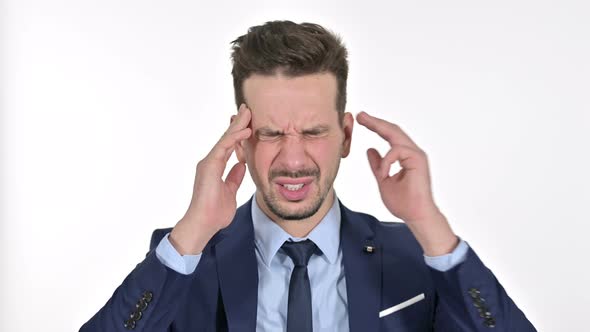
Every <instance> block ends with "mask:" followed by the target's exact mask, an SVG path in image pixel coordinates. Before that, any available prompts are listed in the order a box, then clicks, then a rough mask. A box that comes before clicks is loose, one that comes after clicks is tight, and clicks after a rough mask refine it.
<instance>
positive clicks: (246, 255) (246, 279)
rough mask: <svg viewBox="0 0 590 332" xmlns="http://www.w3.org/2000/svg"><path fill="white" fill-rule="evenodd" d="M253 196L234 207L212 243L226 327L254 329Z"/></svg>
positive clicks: (256, 269)
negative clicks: (230, 215)
mask: <svg viewBox="0 0 590 332" xmlns="http://www.w3.org/2000/svg"><path fill="white" fill-rule="evenodd" d="M251 204H252V199H250V200H249V201H248V202H247V203H246V204H244V205H242V206H241V207H240V208H239V209H237V211H236V216H235V217H234V220H233V221H232V223H231V224H230V226H229V227H228V228H226V229H224V230H222V231H221V232H220V236H221V237H222V238H221V240H220V241H219V242H218V243H217V244H216V245H215V255H216V258H217V273H218V274H219V283H220V288H221V297H222V299H223V305H224V307H225V314H226V317H227V324H228V330H229V331H254V330H256V309H257V297H258V268H257V261H256V253H255V246H254V228H253V226H252V214H251Z"/></svg>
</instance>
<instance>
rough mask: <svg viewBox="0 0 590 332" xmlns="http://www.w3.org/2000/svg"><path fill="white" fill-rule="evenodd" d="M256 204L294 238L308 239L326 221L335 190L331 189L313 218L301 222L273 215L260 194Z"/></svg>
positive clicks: (257, 194) (257, 195) (257, 193)
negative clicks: (323, 220)
mask: <svg viewBox="0 0 590 332" xmlns="http://www.w3.org/2000/svg"><path fill="white" fill-rule="evenodd" d="M256 202H257V203H258V206H259V207H260V209H261V210H262V212H264V213H265V214H266V215H267V216H268V217H269V218H270V219H271V220H272V221H274V222H275V223H276V224H277V225H279V227H281V228H282V229H283V230H284V231H285V232H287V233H288V234H289V235H291V236H293V237H299V238H302V237H306V236H307V235H309V233H311V231H312V230H313V229H314V228H315V227H316V226H317V225H318V224H319V223H320V222H321V221H322V219H324V217H325V216H326V214H328V211H329V210H330V208H331V207H332V205H333V204H334V188H331V189H330V191H329V192H328V195H326V199H325V200H324V202H323V203H322V206H320V208H319V209H318V211H317V212H316V213H315V214H314V215H313V216H311V217H309V218H306V219H300V220H285V219H282V218H279V217H278V216H277V215H275V214H274V213H272V212H271V211H270V209H269V208H268V207H267V206H266V203H265V202H264V200H263V199H262V197H261V195H259V192H256Z"/></svg>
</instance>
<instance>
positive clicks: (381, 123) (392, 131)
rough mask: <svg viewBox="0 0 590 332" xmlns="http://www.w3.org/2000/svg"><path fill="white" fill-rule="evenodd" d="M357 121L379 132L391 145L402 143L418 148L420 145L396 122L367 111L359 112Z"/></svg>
mask: <svg viewBox="0 0 590 332" xmlns="http://www.w3.org/2000/svg"><path fill="white" fill-rule="evenodd" d="M356 121H357V122H358V123H360V124H361V125H363V126H365V127H366V128H367V129H369V130H371V131H373V132H375V133H377V135H379V136H381V137H382V138H383V139H384V140H386V141H387V142H389V144H390V145H393V144H401V145H407V146H411V147H414V148H416V149H418V146H417V145H416V143H414V141H412V139H411V138H410V136H408V135H407V134H406V133H404V131H403V130H402V129H401V128H400V127H399V126H398V125H396V124H393V123H391V122H388V121H385V120H383V119H380V118H378V117H374V116H372V115H369V114H368V113H367V112H360V113H359V114H357V116H356Z"/></svg>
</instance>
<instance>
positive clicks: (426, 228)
mask: <svg viewBox="0 0 590 332" xmlns="http://www.w3.org/2000/svg"><path fill="white" fill-rule="evenodd" d="M356 119H357V122H358V123H360V124H361V125H363V126H365V127H366V128H368V129H369V130H371V131H373V132H375V133H377V134H378V135H379V136H381V137H382V138H383V139H385V140H386V141H387V142H388V143H389V145H390V147H391V149H390V150H389V152H387V153H386V154H385V156H383V157H382V156H381V155H380V154H379V152H377V150H375V149H374V148H370V149H368V150H367V157H368V159H369V164H370V166H371V170H372V171H373V174H374V175H375V178H376V179H377V185H378V186H379V192H380V193H381V199H382V200H383V203H384V204H385V206H386V207H387V209H388V210H389V212H391V213H392V214H393V215H394V216H396V217H397V218H399V219H401V220H403V221H404V222H405V223H406V224H407V225H408V227H409V228H410V230H411V231H412V233H413V234H414V236H415V237H416V239H417V240H418V242H419V243H420V245H421V246H422V249H423V250H424V253H425V254H426V255H428V256H439V255H444V254H448V253H450V252H451V251H453V249H454V248H455V247H456V246H457V243H458V238H457V236H456V235H455V234H454V233H453V231H452V229H451V227H450V225H449V223H448V221H447V219H446V218H445V216H444V215H443V214H442V213H441V212H440V210H439V209H438V207H437V206H436V204H435V203H434V199H433V197H432V189H431V184H430V171H429V167H428V159H427V156H426V153H425V152H424V151H422V149H420V148H419V147H418V146H417V145H416V144H415V143H414V142H413V141H412V140H411V139H410V137H409V136H408V135H407V134H406V133H404V132H403V131H402V130H401V128H400V127H399V126H397V125H395V124H393V123H390V122H387V121H385V120H382V119H379V118H377V117H374V116H371V115H369V114H367V113H365V112H361V113H359V114H358V115H357V118H356ZM396 161H399V164H400V166H401V168H402V169H401V170H400V171H399V172H398V173H396V174H394V175H392V176H390V175H389V171H390V168H391V165H392V164H394V163H395V162H396Z"/></svg>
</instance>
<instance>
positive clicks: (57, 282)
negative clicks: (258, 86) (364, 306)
mask: <svg viewBox="0 0 590 332" xmlns="http://www.w3.org/2000/svg"><path fill="white" fill-rule="evenodd" d="M589 13H590V5H589V4H588V3H587V2H585V1H494V2H489V1H488V2H484V1H420V2H418V1H393V2H392V1H387V2H386V1H383V2H374V3H371V2H368V1H357V2H354V3H352V4H346V3H344V2H342V1H322V2H318V1H297V2H288V3H287V2H281V1H243V2H237V1H236V2H229V1H218V2H216V3H215V4H213V2H211V1H208V2H205V1H154V0H151V1H146V0H143V1H137V0H134V1H112V0H109V1H104V0H103V1H74V0H69V1H41V0H28V1H27V0H18V1H17V0H12V1H11V0H5V1H3V2H2V3H1V7H0V22H1V35H0V36H1V47H2V49H1V52H0V55H1V67H0V70H1V76H0V77H1V79H2V81H1V82H0V83H1V84H2V85H1V89H0V96H1V104H0V105H1V114H0V115H1V118H0V134H1V136H0V139H1V141H0V142H1V150H0V158H1V162H0V171H1V173H0V181H1V182H0V183H1V190H2V191H1V197H0V203H1V205H0V220H1V223H0V259H1V261H0V269H1V272H0V278H1V279H0V294H1V295H0V331H8V332H13V331H77V330H78V329H79V327H80V326H81V325H82V324H83V323H84V322H86V321H87V320H88V319H89V318H90V317H91V316H92V315H93V314H94V313H95V312H96V311H98V310H99V308H100V307H102V306H103V305H104V304H105V302H106V301H107V300H108V298H109V297H110V296H111V295H112V293H113V291H114V290H115V288H116V287H117V286H118V285H119V284H120V283H121V282H122V281H123V279H124V277H125V276H126V275H127V274H128V273H129V272H130V271H131V270H132V269H133V268H134V267H135V265H136V264H137V263H139V262H140V261H141V260H142V259H143V257H144V255H145V254H146V252H147V249H148V244H149V239H150V235H151V232H152V230H154V229H155V228H162V227H171V226H174V224H175V223H176V221H177V220H178V219H179V218H180V217H182V215H183V214H184V212H185V211H186V208H187V207H188V203H189V201H190V198H191V193H192V185H193V179H194V171H195V166H196V163H197V162H198V160H200V159H201V158H203V157H204V156H205V155H206V154H207V153H208V151H209V150H210V148H211V147H212V146H213V144H214V143H215V142H216V141H217V139H218V138H219V137H220V135H221V134H222V133H223V132H224V131H225V128H226V126H227V125H228V124H229V118H230V116H231V114H232V113H233V112H235V106H234V104H233V88H232V83H231V75H230V70H231V65H230V60H229V54H230V52H229V47H230V44H229V43H230V41H232V40H233V39H234V38H235V37H237V36H239V35H241V34H243V33H245V32H246V30H247V28H248V27H250V26H253V25H258V24H262V23H264V22H266V21H270V20H276V19H290V20H293V21H295V22H304V21H308V22H314V23H319V24H322V25H324V26H325V27H327V28H329V29H331V30H334V31H336V32H337V33H339V34H340V35H341V36H342V37H343V39H344V41H345V43H346V45H347V46H348V48H349V52H350V58H349V59H350V76H349V89H348V93H349V103H348V107H347V110H348V111H349V112H352V113H353V114H356V113H358V112H359V111H361V110H365V111H368V112H370V113H372V114H375V115H377V116H379V117H382V118H384V119H387V120H389V121H391V122H394V123H397V124H399V125H400V126H401V127H402V129H404V130H405V131H406V132H407V133H408V134H409V135H410V136H411V137H412V138H413V139H414V140H415V141H416V143H417V144H418V145H419V146H421V147H422V148H423V149H424V150H425V151H426V152H427V154H428V156H429V161H430V165H431V169H432V170H431V173H432V179H433V190H434V195H435V199H436V201H437V203H438V204H439V206H440V207H441V209H442V211H443V212H444V213H445V214H446V216H447V217H448V219H449V220H450V222H451V224H452V226H453V227H454V229H455V231H456V232H457V233H458V234H459V235H460V236H462V237H463V238H464V239H466V240H467V241H468V242H469V243H470V244H471V246H472V247H473V248H474V249H475V250H476V251H477V252H478V254H479V255H480V257H481V258H482V259H483V260H484V262H485V263H486V264H487V265H488V267H490V268H491V269H492V270H493V271H494V272H495V274H496V275H497V276H498V278H499V280H500V282H501V283H502V284H503V285H504V287H505V288H506V289H507V291H508V293H509V294H510V295H511V297H512V298H513V299H514V300H515V302H516V303H517V305H518V306H519V307H520V308H521V309H522V310H523V311H524V312H525V313H526V315H527V317H528V318H529V319H530V320H531V321H532V322H533V323H534V324H535V325H536V327H537V328H538V329H539V331H582V330H584V329H585V328H587V325H588V324H587V316H588V315H587V311H588V303H589V302H590V292H589V291H588V287H587V284H588V281H590V273H589V268H588V266H587V262H588V260H587V257H588V254H587V253H588V252H589V251H590V244H589V241H588V232H589V231H590V228H589V227H588V206H589V205H590V204H589V203H590V197H589V196H590V195H589V190H588V187H589V185H590V177H589V176H588V169H590V157H589V152H588V151H589V150H590V149H589V148H588V142H589V141H590V124H589V122H590V121H589V120H590V119H589V115H588V113H589V110H590V107H589V106H590V100H589V95H590V94H589V91H590V65H589V60H588V59H590V45H589V44H590V42H589V41H590V20H589V19H588V18H589V17H590V16H589ZM371 146H374V147H377V148H378V149H379V150H380V151H384V150H385V149H386V148H387V145H386V144H385V143H384V142H383V141H381V139H380V138H379V137H377V136H376V135H375V134H373V133H370V132H369V131H368V130H366V129H365V128H362V126H359V125H357V126H355V131H354V134H353V143H352V152H351V155H350V156H349V157H348V158H347V159H345V160H343V163H342V164H341V169H340V173H339V176H338V178H337V181H336V184H335V186H336V190H337V193H338V195H339V197H340V198H341V199H342V201H343V202H344V204H346V205H347V206H348V207H350V208H352V209H354V210H357V211H363V212H368V213H371V214H373V215H375V216H376V217H378V218H380V219H382V220H395V219H394V218H393V217H392V216H390V215H389V213H388V212H387V210H386V209H385V207H384V206H383V204H382V202H381V199H380V197H379V193H378V190H377V186H376V184H375V181H374V179H373V175H372V174H371V172H370V169H369V166H368V162H367V160H366V155H365V151H366V149H367V148H369V147H371ZM232 158H233V159H232V161H233V162H235V158H234V157H232ZM232 161H230V162H232ZM253 191H254V186H253V183H252V181H251V179H250V177H249V175H246V178H245V180H244V184H243V185H242V188H241V189H240V192H239V197H238V199H239V203H243V202H245V201H246V200H247V199H248V198H249V197H250V195H251V194H252V193H253ZM400 273H403V272H400Z"/></svg>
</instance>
